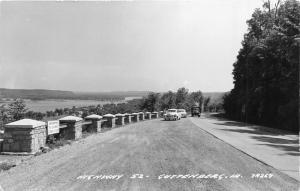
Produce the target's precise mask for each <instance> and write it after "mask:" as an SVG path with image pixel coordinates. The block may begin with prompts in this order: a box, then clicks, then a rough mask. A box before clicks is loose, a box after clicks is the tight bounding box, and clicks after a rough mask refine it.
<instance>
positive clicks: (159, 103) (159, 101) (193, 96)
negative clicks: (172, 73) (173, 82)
mask: <svg viewBox="0 0 300 191" xmlns="http://www.w3.org/2000/svg"><path fill="white" fill-rule="evenodd" d="M202 102H203V94H202V92H201V91H197V92H191V93H189V90H188V89H186V88H184V87H182V88H179V89H178V90H177V92H172V91H168V92H166V93H162V94H160V93H149V94H148V96H147V97H144V98H143V99H142V102H141V107H140V108H141V109H142V110H145V111H161V110H166V109H171V108H177V109H186V110H189V109H190V107H191V106H193V105H200V106H202Z"/></svg>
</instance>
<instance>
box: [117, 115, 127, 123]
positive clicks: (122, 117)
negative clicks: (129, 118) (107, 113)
mask: <svg viewBox="0 0 300 191" xmlns="http://www.w3.org/2000/svg"><path fill="white" fill-rule="evenodd" d="M124 124H125V115H124V114H121V113H118V114H116V125H124Z"/></svg>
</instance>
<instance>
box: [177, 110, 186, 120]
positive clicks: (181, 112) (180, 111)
mask: <svg viewBox="0 0 300 191" xmlns="http://www.w3.org/2000/svg"><path fill="white" fill-rule="evenodd" d="M178 113H180V114H181V117H182V118H186V117H187V113H186V111H185V109H178Z"/></svg>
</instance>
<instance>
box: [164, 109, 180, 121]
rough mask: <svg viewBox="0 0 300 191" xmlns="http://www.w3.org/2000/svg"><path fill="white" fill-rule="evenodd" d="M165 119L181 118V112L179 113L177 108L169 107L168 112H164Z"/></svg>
mask: <svg viewBox="0 0 300 191" xmlns="http://www.w3.org/2000/svg"><path fill="white" fill-rule="evenodd" d="M164 119H165V120H166V121H170V120H179V119H181V114H180V113H178V110H177V109H168V110H167V112H166V113H165V114H164Z"/></svg>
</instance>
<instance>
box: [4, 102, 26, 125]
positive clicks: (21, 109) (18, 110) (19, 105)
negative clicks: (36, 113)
mask: <svg viewBox="0 0 300 191" xmlns="http://www.w3.org/2000/svg"><path fill="white" fill-rule="evenodd" d="M26 111H27V108H26V104H25V101H24V100H22V99H16V100H15V101H14V102H12V103H10V104H8V114H9V117H10V119H11V120H12V121H17V120H20V119H22V118H23V117H24V115H25V113H26Z"/></svg>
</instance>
